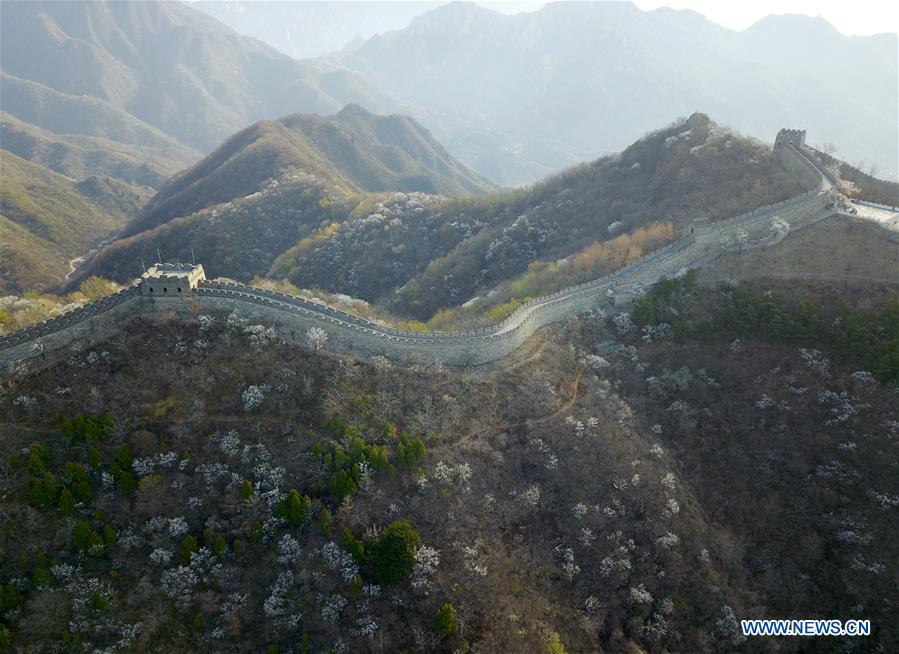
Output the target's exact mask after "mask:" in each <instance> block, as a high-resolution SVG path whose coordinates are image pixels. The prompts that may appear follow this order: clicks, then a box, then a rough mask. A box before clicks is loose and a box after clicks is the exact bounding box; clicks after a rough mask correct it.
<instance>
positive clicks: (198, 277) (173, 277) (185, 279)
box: [140, 263, 206, 297]
mask: <svg viewBox="0 0 899 654" xmlns="http://www.w3.org/2000/svg"><path fill="white" fill-rule="evenodd" d="M205 279H206V272H205V271H204V270H203V266H202V264H189V263H157V264H154V265H152V266H150V268H149V269H147V271H146V272H145V273H144V274H143V275H141V276H140V294H141V295H144V296H146V297H183V296H185V295H191V294H193V291H194V289H196V288H197V286H199V284H200V282H202V281H204V280H205Z"/></svg>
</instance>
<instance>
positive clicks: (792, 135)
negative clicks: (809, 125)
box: [774, 129, 805, 148]
mask: <svg viewBox="0 0 899 654" xmlns="http://www.w3.org/2000/svg"><path fill="white" fill-rule="evenodd" d="M788 143H789V144H790V145H792V146H793V147H794V148H803V147H805V130H804V129H782V130H780V131H779V132H778V133H777V138H775V139H774V147H778V146H783V145H786V144H788Z"/></svg>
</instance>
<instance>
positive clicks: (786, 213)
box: [0, 142, 834, 366]
mask: <svg viewBox="0 0 899 654" xmlns="http://www.w3.org/2000/svg"><path fill="white" fill-rule="evenodd" d="M776 150H777V151H778V152H779V153H781V155H782V156H784V157H786V159H785V161H786V162H787V163H788V164H789V165H791V166H798V167H799V168H801V169H803V170H804V171H805V172H806V173H807V174H809V175H813V176H814V178H815V179H816V180H818V183H817V186H815V188H813V189H811V190H809V191H807V192H805V193H802V194H801V195H798V196H796V197H793V198H790V199H788V200H784V201H783V202H779V203H777V204H774V205H770V206H765V207H760V208H758V209H755V210H753V211H750V212H748V213H746V214H743V215H740V216H736V217H734V218H729V219H727V220H722V221H719V222H715V223H709V222H708V221H696V222H694V224H693V226H691V227H690V228H688V229H687V230H685V232H684V235H683V236H682V237H681V238H680V239H678V240H677V241H675V242H673V243H670V244H668V245H667V246H665V247H663V248H661V249H659V250H656V251H654V252H652V253H650V254H648V255H646V256H644V257H643V258H641V259H639V260H638V261H634V262H633V263H630V264H628V265H627V266H625V267H623V268H620V269H619V270H616V271H615V272H613V273H610V274H608V275H606V276H604V277H601V278H599V279H596V280H593V281H590V282H586V283H584V284H580V285H578V286H572V287H569V288H566V289H563V290H561V291H558V292H556V293H553V294H551V295H548V296H545V297H541V298H537V299H534V300H531V301H529V302H527V303H526V304H524V305H522V306H521V307H519V308H518V309H517V310H516V311H515V312H513V313H512V314H511V315H510V316H509V317H508V318H506V319H505V320H503V321H502V322H500V323H498V324H496V325H491V326H489V327H484V328H481V329H475V330H469V331H463V332H433V333H418V332H409V331H404V330H399V329H394V328H391V327H386V326H384V325H380V324H378V323H374V322H371V321H369V320H365V319H363V318H358V317H356V316H352V315H350V314H348V313H346V312H343V311H340V310H338V309H334V308H332V307H329V306H325V305H322V304H318V303H315V302H310V301H308V300H304V299H302V298H296V297H293V296H289V295H284V294H282V293H277V292H275V291H269V290H265V289H260V288H255V287H252V286H247V285H245V284H232V283H224V282H219V281H203V282H201V283H200V284H199V286H198V287H197V288H196V289H195V290H194V292H193V293H192V294H191V295H188V296H186V297H155V298H154V297H148V296H142V295H141V294H140V293H139V290H138V289H139V282H135V283H134V284H133V285H132V286H129V287H128V288H125V289H123V290H121V291H119V292H118V293H116V294H114V295H111V296H109V297H107V298H104V299H103V300H100V301H98V302H95V303H93V304H90V305H87V306H85V307H83V308H81V309H76V310H75V311H71V312H69V313H66V314H64V315H62V316H59V317H57V318H53V319H50V320H47V321H44V322H42V323H38V324H36V325H32V326H31V327H29V328H27V329H24V330H21V331H18V332H14V333H12V334H9V335H7V336H4V337H2V338H0V364H3V365H7V366H8V365H11V364H13V363H14V362H16V361H23V360H27V359H30V358H33V357H39V356H42V355H43V354H44V352H45V351H47V350H52V349H56V348H60V347H64V346H66V345H67V344H70V343H71V342H72V341H73V340H75V339H79V338H88V339H89V340H94V341H96V340H99V339H100V338H103V337H105V336H108V335H109V334H111V333H113V332H115V331H116V330H117V329H118V328H120V327H121V326H122V325H123V324H124V322H126V321H127V320H129V319H130V318H131V317H133V316H135V315H141V314H150V313H158V312H159V311H161V310H172V311H175V312H178V313H183V314H195V313H197V312H204V311H206V312H211V313H216V314H222V313H229V312H231V311H234V310H238V311H240V312H244V313H246V314H250V315H252V317H253V319H254V320H256V321H257V322H264V323H266V324H270V325H272V326H273V327H275V328H276V329H277V330H278V332H279V333H280V334H281V336H282V337H284V338H285V339H287V340H291V341H294V342H302V341H303V340H304V339H305V332H306V330H308V329H309V328H310V327H313V326H317V327H321V328H323V329H324V330H325V331H326V332H327V333H328V335H329V339H328V344H327V347H328V349H332V350H335V351H338V352H343V353H347V354H352V355H355V356H373V355H383V356H386V357H388V358H390V359H393V360H396V361H400V362H405V363H408V362H415V361H421V362H440V363H445V364H449V365H477V364H483V363H487V362H490V361H494V360H496V359H500V358H502V357H504V356H506V355H507V354H509V353H510V352H512V351H514V350H515V349H516V348H518V347H519V346H520V345H521V344H522V343H523V342H524V341H525V340H526V339H527V338H528V337H530V336H531V335H532V334H533V333H534V332H535V331H536V330H538V329H540V328H541V327H543V326H545V325H548V324H550V323H552V322H556V321H558V320H561V319H563V318H565V317H567V316H570V315H572V314H575V313H578V312H580V311H583V310H586V309H589V308H592V307H595V306H597V305H598V304H607V303H609V302H610V301H613V302H615V303H616V304H617V303H619V302H623V301H627V300H628V299H629V298H632V297H633V296H634V294H635V293H636V292H637V291H638V289H639V288H641V287H646V286H649V285H651V284H653V283H655V282H656V281H657V280H658V279H659V278H660V277H661V276H663V275H665V276H669V277H670V276H672V275H676V274H678V273H680V272H681V271H683V270H684V269H686V268H689V267H695V266H697V265H700V264H702V263H703V262H705V261H708V260H709V259H712V258H714V257H717V256H718V255H720V254H721V252H723V251H724V250H725V249H726V245H727V243H728V242H729V241H730V240H731V239H734V238H739V239H740V240H741V242H743V241H750V240H751V239H752V238H753V237H756V238H758V237H759V232H765V233H767V232H769V231H770V226H771V223H772V220H773V219H774V218H775V217H776V218H779V219H781V220H783V221H784V222H786V223H787V224H788V225H789V230H790V231H795V230H797V229H801V228H803V227H806V226H807V225H809V224H812V223H813V222H815V221H817V220H820V219H822V218H824V217H826V216H827V215H829V212H826V211H825V205H826V203H827V201H828V200H827V192H828V191H829V190H830V188H831V187H832V186H833V184H834V180H833V178H832V177H831V176H830V174H829V173H828V171H826V170H825V169H824V167H823V166H822V165H821V164H820V163H819V162H817V161H816V160H815V159H814V158H813V157H812V156H811V155H809V154H807V152H806V150H805V148H797V147H796V146H795V145H793V144H792V143H789V142H782V143H779V144H778V145H777V146H776ZM768 243H769V241H766V240H765V238H764V237H763V238H761V239H759V245H756V247H763V246H764V245H766V244H768Z"/></svg>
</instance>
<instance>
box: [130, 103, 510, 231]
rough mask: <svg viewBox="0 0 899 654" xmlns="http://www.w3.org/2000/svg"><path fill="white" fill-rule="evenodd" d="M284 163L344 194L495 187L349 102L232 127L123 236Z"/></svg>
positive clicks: (252, 184) (243, 186)
mask: <svg viewBox="0 0 899 654" xmlns="http://www.w3.org/2000/svg"><path fill="white" fill-rule="evenodd" d="M288 168H295V169H297V170H299V171H303V172H305V173H307V174H314V175H315V176H316V177H317V178H318V179H320V180H321V181H322V182H323V183H324V184H326V185H327V186H329V187H332V188H336V189H339V190H340V191H341V192H344V193H345V192H350V191H354V192H357V191H423V192H427V193H442V194H446V195H458V194H465V193H483V192H486V191H489V190H492V189H493V188H494V187H493V185H492V184H490V182H487V181H486V180H484V179H481V178H479V177H478V176H477V175H475V174H474V173H473V172H472V171H470V170H468V169H466V168H465V167H464V166H462V165H460V164H459V163H458V162H457V161H455V160H454V159H453V158H452V157H450V156H449V155H448V154H447V153H446V151H445V150H444V149H443V147H442V146H441V145H440V144H439V143H437V142H436V141H435V140H434V139H432V138H431V136H430V135H429V134H428V133H427V131H425V130H424V129H422V128H421V126H419V125H418V124H417V123H416V122H415V121H414V120H411V119H410V118H407V117H404V116H376V115H374V114H371V113H369V112H367V111H365V110H364V109H362V108H361V107H359V106H358V105H348V106H347V107H346V108H344V109H343V110H342V111H340V112H339V113H338V114H336V115H334V116H332V117H330V118H322V117H319V116H311V115H306V114H294V115H291V116H287V117H285V118H282V119H280V120H277V121H262V122H259V123H256V124H255V125H252V126H250V127H248V128H246V129H244V130H242V131H240V132H238V133H237V134H235V135H234V136H232V137H231V138H230V139H228V140H227V141H225V143H224V144H223V145H222V146H221V147H219V148H218V149H217V150H215V151H214V152H212V154H210V155H209V156H208V157H206V158H205V159H203V160H202V161H201V162H199V163H198V164H196V165H195V166H193V167H192V168H190V169H188V170H185V171H184V172H182V173H181V174H179V175H177V176H176V177H174V178H173V179H171V180H170V181H169V182H167V183H166V185H165V186H164V187H163V188H162V189H161V190H160V192H159V193H158V194H157V195H156V196H155V197H154V198H153V199H152V200H151V201H150V202H149V203H148V204H147V206H146V207H145V209H144V211H143V212H142V213H141V215H140V216H139V217H138V218H137V219H136V220H135V221H134V222H133V223H132V224H131V225H129V226H128V229H127V230H126V234H128V235H131V234H136V233H138V232H140V231H142V230H145V229H148V228H152V227H155V226H157V225H161V224H163V223H165V222H166V221H168V220H170V219H172V218H174V217H177V216H187V215H189V214H191V213H193V212H195V211H198V210H200V209H204V208H206V207H208V206H211V205H213V204H216V203H221V202H227V201H229V200H232V199H234V198H238V197H242V196H245V195H249V194H251V193H254V192H256V191H258V190H260V188H261V187H262V186H263V184H264V183H265V182H266V181H267V180H269V179H272V178H277V177H278V176H279V175H280V174H281V172H282V171H283V170H285V169H288Z"/></svg>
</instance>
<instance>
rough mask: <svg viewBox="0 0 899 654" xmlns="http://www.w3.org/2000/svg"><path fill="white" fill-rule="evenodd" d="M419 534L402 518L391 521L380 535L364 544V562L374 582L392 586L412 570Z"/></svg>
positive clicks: (419, 539) (418, 543)
mask: <svg viewBox="0 0 899 654" xmlns="http://www.w3.org/2000/svg"><path fill="white" fill-rule="evenodd" d="M419 545H421V536H419V535H418V532H417V531H415V529H413V528H412V525H411V524H409V522H407V521H405V520H398V521H396V522H392V523H390V524H389V525H388V526H387V527H386V528H385V529H384V533H383V534H382V535H381V537H380V538H377V539H375V540H373V541H372V542H371V543H369V544H368V545H366V547H365V562H366V565H367V569H368V572H369V575H370V576H371V578H372V579H373V580H374V582H375V583H377V584H380V585H382V586H393V585H395V584H398V583H399V582H401V581H402V580H403V579H405V578H406V577H408V576H409V575H410V574H411V573H412V568H413V567H414V566H415V550H417V549H418V547H419Z"/></svg>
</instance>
